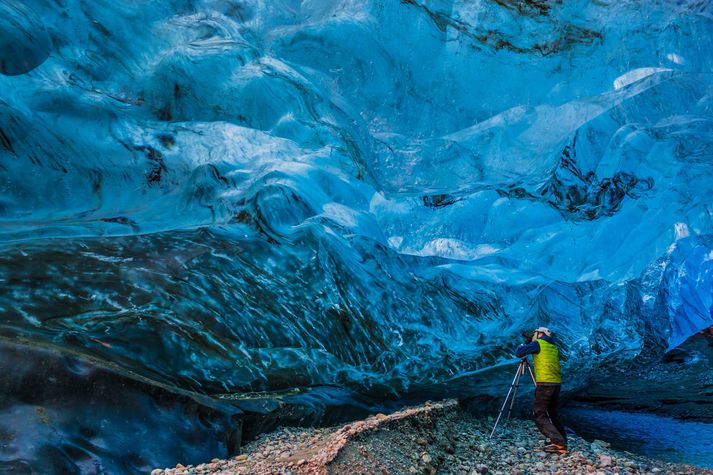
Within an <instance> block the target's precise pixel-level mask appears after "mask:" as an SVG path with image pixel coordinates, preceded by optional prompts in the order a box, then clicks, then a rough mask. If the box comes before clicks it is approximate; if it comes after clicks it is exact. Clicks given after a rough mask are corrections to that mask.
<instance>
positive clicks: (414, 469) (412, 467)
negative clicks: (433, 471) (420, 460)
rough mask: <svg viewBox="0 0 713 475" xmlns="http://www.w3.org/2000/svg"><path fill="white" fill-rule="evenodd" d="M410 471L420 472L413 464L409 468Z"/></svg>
mask: <svg viewBox="0 0 713 475" xmlns="http://www.w3.org/2000/svg"><path fill="white" fill-rule="evenodd" d="M408 473H418V470H417V469H416V467H414V466H413V465H411V466H410V467H409V468H408Z"/></svg>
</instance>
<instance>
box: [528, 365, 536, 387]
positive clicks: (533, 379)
mask: <svg viewBox="0 0 713 475" xmlns="http://www.w3.org/2000/svg"><path fill="white" fill-rule="evenodd" d="M527 370H528V371H529V372H530V377H531V378H532V384H534V385H535V387H537V381H536V380H535V375H534V374H533V373H532V368H531V367H530V365H529V364H528V365H527Z"/></svg>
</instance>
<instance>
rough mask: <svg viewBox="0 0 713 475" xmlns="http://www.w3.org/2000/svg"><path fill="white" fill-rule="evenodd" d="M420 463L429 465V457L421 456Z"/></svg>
mask: <svg viewBox="0 0 713 475" xmlns="http://www.w3.org/2000/svg"><path fill="white" fill-rule="evenodd" d="M421 461H422V462H423V463H431V456H430V455H428V454H423V455H421Z"/></svg>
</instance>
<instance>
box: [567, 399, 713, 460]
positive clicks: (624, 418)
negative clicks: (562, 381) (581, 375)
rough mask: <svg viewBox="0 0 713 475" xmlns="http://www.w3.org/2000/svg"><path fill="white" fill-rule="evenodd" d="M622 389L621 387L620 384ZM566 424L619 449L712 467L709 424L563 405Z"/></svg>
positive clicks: (712, 433)
mask: <svg viewBox="0 0 713 475" xmlns="http://www.w3.org/2000/svg"><path fill="white" fill-rule="evenodd" d="M622 390H623V391H625V390H626V389H625V388H622ZM562 412H563V416H562V417H563V418H566V424H567V425H568V426H571V427H573V428H574V429H575V430H576V432H577V434H578V435H579V436H581V437H584V438H586V439H590V440H591V439H601V440H606V441H607V442H609V443H611V444H612V447H613V448H615V449H619V450H627V451H629V452H634V453H640V454H643V455H647V456H649V457H653V458H657V459H661V460H667V461H670V462H677V463H678V462H680V463H686V464H690V465H696V466H699V467H708V468H713V424H712V423H705V422H696V421H683V420H677V419H672V418H670V417H664V416H658V415H654V414H646V413H632V412H622V411H609V410H602V409H595V408H591V407H577V406H574V407H567V408H566V409H564V410H563V411H562Z"/></svg>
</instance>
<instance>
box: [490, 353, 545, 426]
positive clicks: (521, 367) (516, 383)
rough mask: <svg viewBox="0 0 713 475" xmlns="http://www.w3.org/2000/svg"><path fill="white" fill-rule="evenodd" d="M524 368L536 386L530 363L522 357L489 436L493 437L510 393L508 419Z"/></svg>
mask: <svg viewBox="0 0 713 475" xmlns="http://www.w3.org/2000/svg"><path fill="white" fill-rule="evenodd" d="M525 368H527V371H529V372H530V377H531V378H532V384H534V385H535V386H537V383H536V382H535V375H534V374H533V373H532V368H531V367H530V363H528V362H527V358H522V359H521V360H520V365H519V366H518V367H517V372H516V373H515V377H514V378H513V379H512V384H510V389H509V390H508V394H507V396H505V401H504V402H503V407H501V408H500V414H498V418H497V419H496V420H495V425H494V426H493V431H492V432H491V433H490V438H491V439H492V438H493V434H495V429H496V428H497V427H498V422H500V418H501V417H502V415H503V412H504V411H505V406H507V403H508V399H510V394H512V399H510V407H509V408H508V417H507V420H509V419H510V413H511V412H512V406H513V405H514V404H515V396H517V388H518V387H520V376H522V375H523V374H525Z"/></svg>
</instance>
